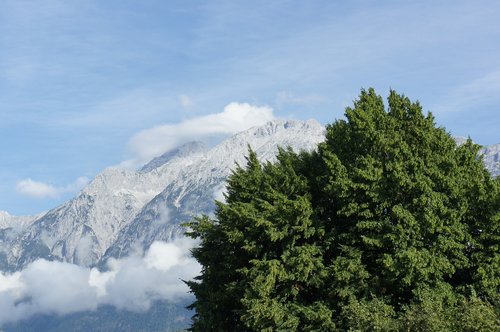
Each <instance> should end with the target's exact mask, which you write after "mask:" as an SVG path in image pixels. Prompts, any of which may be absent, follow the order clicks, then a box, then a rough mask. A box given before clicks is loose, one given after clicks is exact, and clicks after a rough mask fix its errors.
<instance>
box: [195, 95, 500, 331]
mask: <svg viewBox="0 0 500 332" xmlns="http://www.w3.org/2000/svg"><path fill="white" fill-rule="evenodd" d="M478 150H479V147H478V146H477V145H475V144H473V143H472V141H470V140H469V141H467V142H466V143H465V144H463V145H461V146H457V145H456V143H455V141H454V140H453V138H452V137H451V136H450V135H449V134H448V133H447V132H446V131H445V130H444V129H443V128H439V127H437V126H436V124H435V121H434V118H433V116H432V114H427V115H424V113H423V112H422V108H421V106H420V105H419V103H413V102H411V101H410V100H409V99H408V98H406V97H405V96H402V95H399V94H397V93H396V92H394V91H391V92H390V95H389V98H388V109H387V110H386V108H385V105H384V103H383V100H382V98H381V97H380V96H378V95H376V94H375V92H374V90H373V89H370V90H368V91H364V90H363V91H362V92H361V94H360V97H359V99H358V100H357V101H355V102H354V106H353V107H352V108H347V110H346V113H345V120H338V121H336V122H334V123H333V124H331V125H329V126H327V130H326V139H325V142H324V143H321V144H320V145H319V147H318V150H317V151H315V152H311V153H300V154H296V153H294V152H293V151H291V150H280V151H279V154H278V158H277V162H276V163H274V164H271V163H266V164H264V165H262V164H261V163H260V162H259V161H258V160H257V157H256V155H255V153H254V152H252V151H250V153H249V156H248V158H247V165H246V167H238V168H237V169H236V170H235V171H234V172H233V174H232V175H231V177H230V178H229V180H228V187H227V189H228V190H227V195H226V202H225V203H221V202H218V203H217V210H216V213H215V217H214V218H209V217H207V216H204V217H201V218H198V219H196V220H195V221H193V222H191V223H190V224H189V227H190V229H191V230H190V232H188V234H189V235H190V236H192V237H194V238H199V239H200V240H201V242H200V246H199V247H197V248H195V249H194V250H193V256H194V257H195V258H196V259H197V260H198V261H199V262H200V263H201V265H202V267H203V268H202V274H201V275H200V276H199V277H198V278H197V279H196V280H195V281H192V282H188V284H189V286H190V287H191V289H192V291H193V293H194V294H195V296H196V301H195V302H194V303H193V304H192V308H194V309H195V310H196V315H195V317H194V320H193V326H192V329H193V330H195V331H214V330H218V331H275V330H276V331H294V330H296V331H332V330H336V329H338V330H353V331H358V330H359V331H365V330H367V331H368V330H373V331H377V330H378V331H392V330H394V331H396V330H405V331H420V330H428V329H429V328H430V326H432V329H434V330H440V331H446V330H449V331H453V330H456V329H464V330H467V329H468V330H471V329H470V326H473V325H471V324H472V323H471V322H473V321H474V320H476V321H478V322H481V321H483V322H484V323H485V324H486V323H487V324H486V325H485V324H482V325H485V326H493V328H495V327H497V326H498V325H495V324H497V323H498V310H499V309H498V304H499V298H498V294H499V287H500V284H499V282H500V258H499V256H500V255H499V253H498V245H499V240H500V239H499V220H500V185H499V181H498V180H495V179H493V178H491V176H490V175H489V173H488V172H487V171H486V169H485V168H484V166H483V164H482V161H481V159H480V158H478V157H477V153H478ZM466 304H467V305H466ZM478 308H481V309H478ZM472 317H473V318H472ZM456 322H458V323H456ZM456 324H461V325H456ZM488 324H489V325H488ZM472 330H473V329H472ZM472 330H471V331H472ZM480 330H481V329H478V331H480ZM485 331H488V329H486V330H485Z"/></svg>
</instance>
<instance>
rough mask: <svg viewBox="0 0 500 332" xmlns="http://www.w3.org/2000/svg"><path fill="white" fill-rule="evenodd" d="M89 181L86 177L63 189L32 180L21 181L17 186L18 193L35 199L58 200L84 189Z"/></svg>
mask: <svg viewBox="0 0 500 332" xmlns="http://www.w3.org/2000/svg"><path fill="white" fill-rule="evenodd" d="M88 182H89V179H88V178H86V177H79V178H78V179H76V180H75V182H73V183H70V184H68V185H66V186H63V187H55V186H52V185H50V184H47V183H43V182H39V181H34V180H32V179H30V178H27V179H24V180H21V181H19V182H17V184H16V190H17V192H18V193H20V194H22V195H24V196H29V197H34V198H57V197H60V196H61V195H63V194H65V193H72V192H76V191H78V190H80V189H82V188H83V187H84V186H85V185H86V184H87V183H88Z"/></svg>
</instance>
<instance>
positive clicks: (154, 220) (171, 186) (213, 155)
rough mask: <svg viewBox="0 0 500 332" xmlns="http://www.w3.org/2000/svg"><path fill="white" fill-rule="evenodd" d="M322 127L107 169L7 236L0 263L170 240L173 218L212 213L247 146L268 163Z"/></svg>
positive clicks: (261, 133)
mask: <svg viewBox="0 0 500 332" xmlns="http://www.w3.org/2000/svg"><path fill="white" fill-rule="evenodd" d="M323 131H324V128H323V127H322V126H321V125H320V124H319V123H318V122H316V121H314V120H310V121H307V122H301V121H284V120H277V121H273V122H269V123H268V124H266V125H265V126H262V127H255V128H251V129H249V130H247V131H245V132H242V133H240V134H237V135H235V136H233V137H231V138H229V139H227V140H225V141H223V142H222V143H220V144H219V145H217V146H215V147H213V148H211V149H207V148H206V147H205V146H204V145H203V144H201V143H197V142H190V143H187V144H185V145H184V146H182V147H180V148H178V149H176V150H174V151H170V152H168V153H166V154H164V155H162V156H160V157H158V158H155V159H153V160H152V161H151V162H150V163H148V164H146V165H145V166H144V167H142V168H141V169H140V170H138V171H134V170H123V169H116V168H109V169H106V170H105V171H104V172H103V173H101V174H99V175H97V176H96V177H95V178H94V179H93V181H91V182H90V183H89V184H88V185H87V186H86V187H85V188H84V189H83V190H82V191H81V192H80V193H79V194H78V195H77V196H76V197H75V198H73V199H72V200H70V201H69V202H67V203H65V204H63V205H61V206H59V207H57V208H55V209H53V210H50V211H49V212H47V213H46V214H44V215H43V216H41V217H40V218H36V220H31V223H30V224H29V225H28V226H27V227H25V228H24V229H23V231H22V232H21V233H20V234H19V235H18V236H17V237H15V238H14V239H13V240H12V241H9V242H10V243H9V246H10V250H9V251H8V252H7V253H6V257H5V261H6V262H4V264H3V265H4V266H1V268H2V269H3V270H6V269H8V270H17V269H20V268H22V267H24V266H26V264H28V263H30V262H32V261H34V260H36V259H38V258H45V259H48V260H61V261H66V262H71V263H75V264H78V265H83V266H93V265H96V264H98V263H99V261H100V260H101V259H102V258H103V257H110V256H114V257H120V256H123V255H126V254H127V253H129V252H130V250H132V248H136V247H139V248H146V247H148V246H149V245H150V244H151V243H152V242H153V241H155V240H169V239H172V237H174V236H176V235H178V234H180V232H181V230H180V228H179V223H181V222H184V221H187V220H189V219H190V218H192V216H193V215H196V214H199V213H210V212H212V211H213V208H214V203H213V200H214V198H219V199H220V198H221V197H222V191H223V189H224V181H225V179H226V177H227V176H228V175H229V173H230V172H231V169H233V167H234V166H235V165H236V163H240V164H243V163H244V162H245V155H246V154H247V152H248V147H249V146H250V147H251V148H252V149H254V150H255V151H256V152H257V154H258V156H259V157H260V158H261V159H262V160H273V158H274V156H275V154H276V152H277V149H278V147H279V146H291V147H292V148H294V149H295V150H302V149H305V150H310V149H314V148H315V146H316V145H317V144H318V143H319V142H320V141H322V140H323V135H324V134H323ZM9 222H10V221H9ZM10 223H12V222H10ZM105 254H106V255H105Z"/></svg>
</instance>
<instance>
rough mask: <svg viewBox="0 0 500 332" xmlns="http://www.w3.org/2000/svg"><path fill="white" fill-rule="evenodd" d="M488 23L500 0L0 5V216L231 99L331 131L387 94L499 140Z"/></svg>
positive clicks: (495, 18) (59, 193) (499, 12)
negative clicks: (355, 103) (368, 100)
mask: <svg viewBox="0 0 500 332" xmlns="http://www.w3.org/2000/svg"><path fill="white" fill-rule="evenodd" d="M498 22H500V3H498V1H439V2H436V1H351V2H340V1H207V2H202V1H161V0H157V1H153V0H151V1H124V0H120V1H97V0H96V1H90V0H89V1H64V0H60V1H56V0H46V1H25V0H15V1H9V0H4V1H1V2H0V133H1V136H0V148H1V151H2V152H3V157H2V158H1V159H0V210H6V211H8V212H10V213H12V214H32V213H37V212H41V211H43V210H46V209H49V208H52V207H55V206H56V205H57V204H59V203H60V202H62V201H64V200H66V199H68V198H69V197H71V196H72V195H73V194H74V193H75V191H76V190H77V189H78V188H79V187H81V185H82V184H83V183H85V181H86V179H91V178H92V177H93V176H95V175H96V174H97V173H98V172H100V171H101V170H103V169H104V168H105V167H107V166H110V165H117V164H120V163H122V162H123V161H125V160H130V158H132V159H133V158H134V157H135V156H134V154H137V151H136V150H137V149H135V148H136V146H135V145H134V144H135V143H136V142H137V139H138V137H139V138H140V137H142V136H141V133H142V134H144V133H149V131H148V130H150V128H153V127H155V126H164V127H162V128H163V131H164V132H165V131H168V132H170V133H171V136H170V138H172V137H173V136H172V135H174V134H175V133H177V134H179V133H181V132H183V129H182V128H186V126H188V125H186V123H187V124H198V125H199V124H200V123H204V122H203V121H204V120H203V119H212V120H211V121H213V120H214V119H219V118H217V117H211V116H212V115H213V114H219V115H220V114H221V112H223V110H224V109H225V107H226V106H227V105H229V104H230V103H233V102H237V103H248V104H249V105H247V106H248V107H257V106H259V107H261V108H260V109H261V110H262V109H266V110H269V109H270V108H272V114H273V116H274V117H278V118H294V119H304V120H305V119H309V118H315V119H317V120H318V121H319V122H321V123H323V124H326V123H328V122H332V121H333V120H334V119H336V118H340V117H342V115H343V111H344V108H345V107H346V106H348V105H350V104H351V102H352V100H353V99H354V98H356V96H357V95H358V93H359V90H360V89H361V88H363V87H365V88H366V87H374V88H375V89H376V90H377V92H378V93H380V94H382V95H384V96H387V93H388V91H389V89H390V88H393V89H395V90H396V91H398V92H401V93H404V94H406V95H407V96H409V97H410V98H412V99H418V100H420V102H421V104H422V105H423V107H424V109H425V110H428V111H432V112H433V113H434V115H435V116H436V119H437V122H438V124H440V125H442V126H445V127H446V128H447V129H448V130H449V131H451V132H452V133H453V134H455V135H460V136H468V135H470V136H471V137H472V138H473V139H474V140H475V141H476V142H478V143H480V144H495V143H500V134H499V130H498V128H500V61H499V59H500V42H499V41H500V23H498ZM233 105H234V104H233ZM266 112H267V111H266ZM266 112H260V113H259V114H264V113H265V114H267V115H269V114H268V112H267V113H266ZM200 119H201V120H200ZM197 121H198V122H197ZM179 123H181V125H180V126H179V125H178V124H179ZM182 124H183V125H182ZM165 126H166V127H165ZM188 127H189V126H188ZM175 128H177V129H175ZM179 128H181V129H179ZM170 129H175V130H170ZM191 130H192V131H187V133H189V134H191V133H192V134H193V136H196V135H197V133H196V130H195V129H192V128H191ZM172 133H174V134H172ZM211 134H214V133H213V132H212V133H211ZM226 134H227V133H226ZM186 135H187V134H186V132H184V136H186ZM200 135H201V134H200ZM143 136H144V135H143ZM168 137H169V136H165V137H163V138H164V139H168ZM183 139H187V137H184V138H183ZM173 141H176V140H175V139H173ZM134 149H135V150H134ZM37 190H38V191H37Z"/></svg>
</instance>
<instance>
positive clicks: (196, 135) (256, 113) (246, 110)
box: [123, 103, 274, 166]
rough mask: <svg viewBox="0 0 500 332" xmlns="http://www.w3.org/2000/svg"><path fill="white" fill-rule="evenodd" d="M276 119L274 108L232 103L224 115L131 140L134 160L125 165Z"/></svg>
mask: <svg viewBox="0 0 500 332" xmlns="http://www.w3.org/2000/svg"><path fill="white" fill-rule="evenodd" d="M273 118H274V115H273V110H272V109H271V108H270V107H267V106H254V105H250V104H246V103H230V104H229V105H227V106H226V107H225V108H224V111H223V112H220V113H215V114H209V115H204V116H200V117H196V118H192V119H189V120H185V121H182V122H180V123H177V124H165V125H161V126H157V127H153V128H151V129H147V130H143V131H141V132H139V133H138V134H136V135H134V136H133V137H132V138H131V139H130V142H129V149H130V151H131V152H132V153H133V156H134V159H133V160H129V161H127V162H125V163H124V164H123V165H124V166H127V165H129V166H130V165H133V166H137V165H139V164H141V163H144V162H146V161H148V160H150V159H152V158H153V157H156V156H159V155H161V154H162V153H164V152H166V151H169V150H171V149H172V148H174V147H176V146H179V145H180V144H182V143H185V142H187V141H190V140H202V139H204V138H207V137H210V136H213V135H228V134H234V133H237V132H240V131H242V130H245V129H248V128H250V127H253V126H258V125H262V124H264V123H266V122H268V121H270V120H272V119H273Z"/></svg>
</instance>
